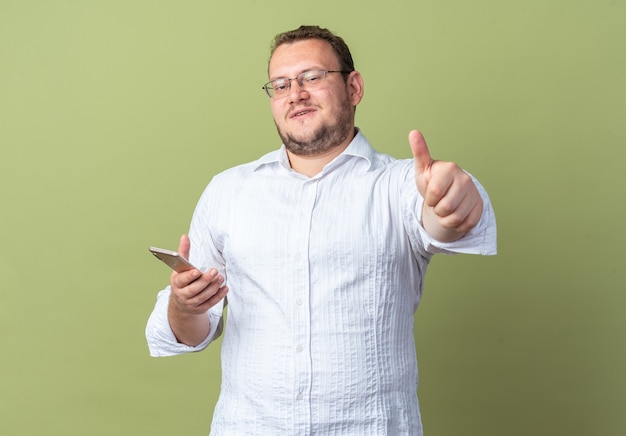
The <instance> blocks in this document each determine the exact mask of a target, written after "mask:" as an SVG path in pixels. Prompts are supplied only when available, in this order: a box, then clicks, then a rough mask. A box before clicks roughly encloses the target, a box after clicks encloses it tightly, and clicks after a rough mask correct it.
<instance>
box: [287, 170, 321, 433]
mask: <svg viewBox="0 0 626 436" xmlns="http://www.w3.org/2000/svg"><path fill="white" fill-rule="evenodd" d="M317 185H318V181H317V180H306V181H304V183H303V185H302V196H301V201H300V205H299V210H298V212H297V213H298V216H297V219H298V221H299V223H300V226H299V228H300V232H299V239H298V243H297V247H296V250H295V253H294V259H293V260H294V263H295V270H296V271H297V277H298V279H297V286H296V287H295V289H294V292H295V293H296V294H295V298H294V302H295V304H294V306H293V311H294V312H293V316H294V326H295V332H294V363H295V365H294V366H295V368H294V369H295V386H294V417H295V422H296V433H297V434H303V435H306V434H310V432H311V384H312V377H311V371H312V367H311V366H312V365H311V311H310V300H311V299H310V293H311V280H310V268H309V245H310V234H311V217H312V214H313V209H314V207H315V201H316V197H317Z"/></svg>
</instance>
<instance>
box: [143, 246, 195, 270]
mask: <svg viewBox="0 0 626 436" xmlns="http://www.w3.org/2000/svg"><path fill="white" fill-rule="evenodd" d="M149 250H150V252H151V253H152V254H154V256H155V257H156V258H157V259H159V260H161V261H163V262H164V263H165V264H166V265H167V266H169V267H170V268H172V269H173V270H174V271H176V272H178V273H181V272H184V271H189V270H190V269H198V268H196V267H195V266H193V265H192V264H191V263H190V262H189V261H188V260H187V259H186V258H185V257H184V256H182V255H181V254H180V253H178V252H176V251H172V250H166V249H164V248H157V247H150V248H149Z"/></svg>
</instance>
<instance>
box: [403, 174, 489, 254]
mask: <svg viewBox="0 0 626 436" xmlns="http://www.w3.org/2000/svg"><path fill="white" fill-rule="evenodd" d="M468 174H469V173H468ZM469 176H470V177H471V178H472V180H473V181H474V184H475V185H476V188H477V189H478V192H479V193H480V196H481V198H482V200H483V213H482V215H481V217H480V220H479V221H478V224H476V226H474V228H473V229H472V230H470V231H469V232H467V234H465V235H464V236H463V237H462V238H460V239H458V240H456V241H452V242H440V241H437V240H436V239H434V238H432V237H431V236H430V235H429V234H428V232H427V231H426V230H425V229H424V227H423V226H422V224H421V223H422V207H423V205H424V199H423V198H422V196H421V195H420V194H419V192H418V191H417V188H415V183H414V182H412V181H411V183H412V187H411V189H410V191H409V192H410V193H409V195H408V196H407V201H405V202H404V203H403V207H404V211H403V213H404V217H405V222H412V223H415V225H409V226H407V228H408V229H409V237H410V238H411V240H412V242H414V243H415V245H416V246H418V247H420V248H421V249H422V250H424V251H425V253H423V254H426V253H429V254H435V253H444V254H456V253H464V254H480V255H484V256H490V255H495V254H496V253H497V228H496V217H495V214H494V211H493V207H492V205H491V200H490V199H489V195H488V194H487V191H486V190H485V188H484V187H483V186H482V185H481V184H480V182H479V181H478V180H477V179H476V178H475V177H474V176H472V175H471V174H469ZM420 251H421V250H420Z"/></svg>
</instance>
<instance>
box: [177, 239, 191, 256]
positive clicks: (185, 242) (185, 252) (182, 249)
mask: <svg viewBox="0 0 626 436" xmlns="http://www.w3.org/2000/svg"><path fill="white" fill-rule="evenodd" d="M190 248H191V242H190V241H189V236H187V235H181V237H180V242H179V243H178V252H179V253H180V254H181V255H182V256H184V257H185V259H189V249H190Z"/></svg>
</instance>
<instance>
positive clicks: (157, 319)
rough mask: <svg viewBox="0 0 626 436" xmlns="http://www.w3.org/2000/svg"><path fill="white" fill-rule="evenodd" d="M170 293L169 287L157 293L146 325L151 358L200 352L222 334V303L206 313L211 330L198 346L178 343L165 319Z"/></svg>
mask: <svg viewBox="0 0 626 436" xmlns="http://www.w3.org/2000/svg"><path fill="white" fill-rule="evenodd" d="M170 293H171V291H170V287H169V286H168V287H167V288H166V289H164V290H162V291H161V292H159V294H158V295H157V301H156V304H155V306H154V309H153V311H152V314H151V315H150V318H149V319H148V324H147V325H146V339H147V341H148V349H149V350H150V356H152V357H165V356H176V355H179V354H185V353H193V352H196V351H201V350H203V349H205V348H206V347H207V346H208V345H209V344H210V343H211V342H212V341H214V340H215V339H217V338H218V337H219V336H220V334H221V332H222V328H223V320H222V309H223V302H220V303H218V304H217V305H215V306H214V307H212V308H211V310H209V311H208V313H207V316H208V317H209V321H210V323H211V330H210V331H209V334H208V335H207V337H206V338H205V339H204V340H203V341H202V342H201V343H200V344H198V345H197V346H195V347H192V346H189V345H185V344H181V343H180V342H178V341H177V340H176V336H174V333H173V332H172V329H171V327H170V324H169V321H168V319H167V308H168V305H169V299H170ZM222 301H223V300H222Z"/></svg>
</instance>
